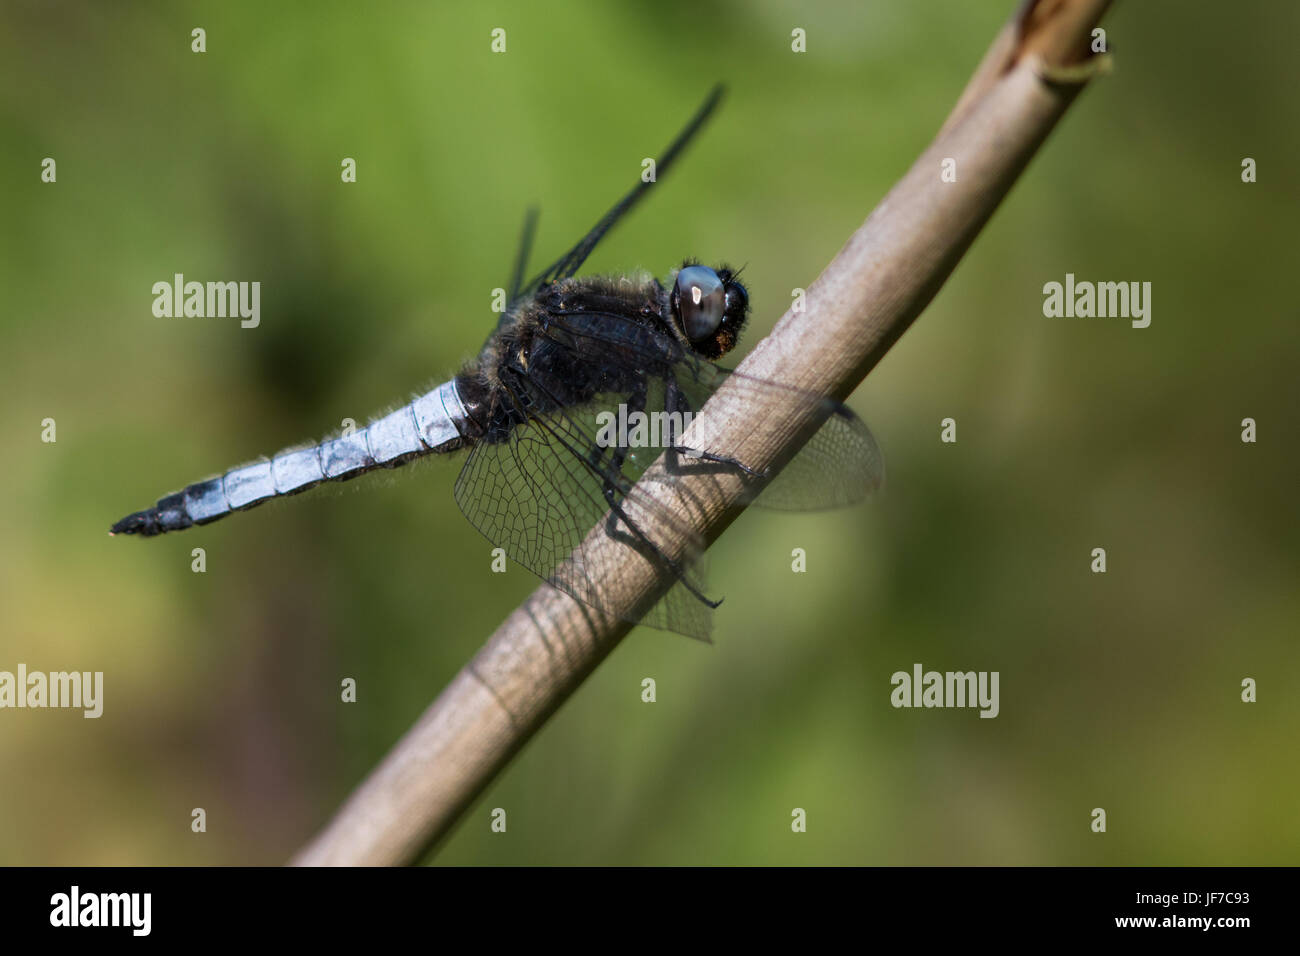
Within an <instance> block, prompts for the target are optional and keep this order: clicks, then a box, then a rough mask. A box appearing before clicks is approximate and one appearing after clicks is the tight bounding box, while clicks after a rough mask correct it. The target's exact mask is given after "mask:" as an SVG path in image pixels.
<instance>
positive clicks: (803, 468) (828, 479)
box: [682, 366, 885, 511]
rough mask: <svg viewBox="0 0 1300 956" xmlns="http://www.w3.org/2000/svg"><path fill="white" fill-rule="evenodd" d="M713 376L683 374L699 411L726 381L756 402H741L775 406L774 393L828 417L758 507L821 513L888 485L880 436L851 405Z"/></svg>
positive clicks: (719, 373) (739, 377)
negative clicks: (705, 377)
mask: <svg viewBox="0 0 1300 956" xmlns="http://www.w3.org/2000/svg"><path fill="white" fill-rule="evenodd" d="M713 373H714V374H713V375H712V376H711V377H710V378H709V379H708V380H707V381H701V379H700V377H699V376H698V375H695V376H692V375H684V376H682V382H683V386H682V387H683V390H684V391H685V392H686V393H687V395H688V396H689V398H690V401H691V404H692V405H693V406H694V407H695V410H696V411H698V410H699V409H700V408H702V407H703V405H704V402H705V401H707V400H708V397H709V396H710V395H712V394H713V392H714V391H716V390H717V389H718V387H719V386H720V385H721V383H722V382H723V381H724V380H730V383H731V384H730V387H731V388H734V389H738V390H739V391H740V392H741V394H742V395H744V394H746V393H748V394H752V395H753V396H754V401H753V402H752V403H751V402H746V401H743V399H742V404H744V405H751V404H752V407H756V408H767V407H770V402H771V398H772V396H773V395H775V396H776V397H777V398H778V399H779V400H780V401H781V402H784V403H786V404H788V405H790V404H793V405H795V406H798V407H799V408H800V409H801V410H805V411H812V412H814V413H815V414H817V415H818V416H821V417H824V418H825V421H824V423H823V424H822V426H821V427H820V428H819V429H817V431H816V432H814V433H813V436H812V437H811V438H810V439H808V441H807V443H806V444H805V445H804V446H803V448H801V449H799V452H798V453H797V454H796V455H795V456H794V458H792V459H791V460H790V462H789V463H788V464H787V465H786V466H785V467H784V468H782V469H781V471H780V472H778V474H777V476H776V477H775V478H773V479H772V480H771V481H770V482H768V485H767V487H766V488H764V489H763V490H762V491H761V492H760V493H759V494H758V496H757V497H756V498H754V500H753V502H752V503H753V504H754V505H756V506H758V507H760V508H770V509H772V510H775V511H822V510H826V509H829V508H843V507H847V506H849V505H855V504H858V503H859V502H861V501H863V500H864V499H866V498H867V497H868V496H870V495H872V494H875V493H876V492H877V491H879V490H880V489H881V487H883V486H884V483H885V459H884V456H883V455H882V454H881V451H880V446H879V445H878V444H877V443H876V439H875V436H874V435H872V434H871V430H870V429H869V428H867V425H866V423H865V422H863V421H862V419H861V418H859V417H858V416H857V414H856V413H854V411H853V410H852V409H851V408H849V407H848V406H846V405H844V404H842V403H840V402H837V401H835V400H834V399H832V398H827V397H825V396H822V395H816V394H814V393H811V392H806V391H803V390H801V389H797V388H792V387H790V386H786V385H780V384H778V383H776V382H768V381H765V380H763V379H757V378H752V377H750V376H747V375H744V374H742V373H740V372H734V371H731V370H728V369H722V368H718V367H716V366H714V367H713Z"/></svg>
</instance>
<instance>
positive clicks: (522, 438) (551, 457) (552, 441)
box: [455, 395, 712, 641]
mask: <svg viewBox="0 0 1300 956" xmlns="http://www.w3.org/2000/svg"><path fill="white" fill-rule="evenodd" d="M627 398H628V396H626V395H609V396H602V397H601V399H600V400H597V401H595V402H592V403H590V404H587V405H584V406H581V407H578V408H568V409H563V410H560V411H553V412H549V413H546V414H542V415H538V416H534V417H532V418H531V419H530V420H529V421H528V422H527V423H525V424H523V425H519V426H517V427H516V428H515V429H514V430H513V431H512V432H511V434H510V436H509V438H508V439H507V440H506V441H503V442H500V443H497V444H479V445H476V446H475V447H474V448H473V450H472V451H471V452H470V455H469V459H468V460H467V461H466V462H465V466H464V468H463V469H462V471H461V473H460V477H459V478H458V479H457V481H456V490H455V496H456V502H457V504H459V505H460V508H461V510H462V511H463V512H464V513H465V517H466V518H468V519H469V521H470V523H471V524H473V525H474V526H475V527H476V528H478V530H479V531H481V532H482V533H483V534H484V535H485V536H486V537H487V538H488V540H489V541H491V542H493V543H494V544H495V545H497V546H499V547H501V548H504V549H505V551H506V554H508V555H509V556H510V558H511V559H512V560H514V561H516V562H518V563H519V564H521V565H523V566H524V567H526V568H528V569H529V570H530V571H532V572H533V573H534V574H537V575H538V576H539V577H542V578H544V579H545V580H547V581H549V582H550V583H551V584H552V585H554V586H555V587H558V588H560V589H561V590H563V591H566V592H567V593H569V594H571V595H572V596H573V597H575V598H577V599H578V600H580V601H582V602H584V603H586V604H589V605H591V606H592V607H596V608H600V609H603V610H606V611H610V612H616V611H617V609H616V608H615V607H614V602H613V601H612V600H610V599H609V598H607V594H608V589H609V587H610V586H611V585H612V583H613V582H614V581H615V574H616V573H617V568H618V566H619V565H620V564H621V563H622V556H621V555H620V556H618V557H616V558H615V559H613V560H610V559H609V551H607V550H605V551H598V550H597V549H594V548H592V547H590V546H588V545H587V543H586V542H587V536H588V532H590V531H591V530H592V529H593V528H595V527H596V526H597V524H598V523H599V522H601V521H602V520H603V521H605V533H606V536H607V537H608V538H612V539H613V540H616V541H618V542H619V543H620V544H621V545H622V546H623V547H626V548H630V549H633V550H634V551H636V552H637V553H639V554H641V555H642V556H644V557H646V558H647V559H648V560H651V561H652V562H656V563H658V564H660V566H661V568H663V570H665V571H666V572H668V573H671V574H673V575H674V576H676V577H677V578H678V583H677V584H675V585H674V586H673V587H672V588H671V590H670V591H669V592H668V593H667V595H665V597H664V598H663V599H662V600H661V601H660V602H659V603H658V604H656V605H655V606H654V607H653V608H651V609H650V610H649V611H648V612H646V613H645V614H644V615H640V616H630V615H629V616H628V619H629V620H633V621H639V622H640V623H642V624H647V625H649V626H651V627H658V628H661V629H665V630H671V631H676V632H678V633H681V634H685V635H687V636H689V637H694V638H698V639H700V640H706V641H707V640H708V639H709V635H710V633H711V631H712V606H711V605H710V603H706V601H705V600H704V599H703V596H704V593H705V591H704V580H705V576H706V574H705V564H704V558H703V552H704V547H703V542H702V541H701V539H700V537H699V535H698V534H697V533H696V532H695V531H694V529H693V527H692V526H691V524H690V522H689V521H687V520H684V518H683V517H682V516H679V515H676V514H672V513H669V512H668V511H667V510H666V509H664V508H663V507H661V506H659V505H658V504H657V503H655V502H654V501H653V500H652V499H650V498H649V497H648V496H646V495H644V494H642V493H641V492H639V491H633V485H635V483H636V480H637V478H639V477H640V474H641V472H643V471H644V470H645V468H646V467H647V466H648V465H649V463H650V462H651V461H653V460H654V458H655V457H657V455H658V453H657V452H656V453H655V454H654V455H646V454H645V453H644V450H640V451H638V450H632V449H628V448H626V447H603V446H602V445H600V444H599V443H598V442H597V436H598V432H599V431H600V428H601V424H600V423H601V421H602V420H603V419H602V418H600V417H599V413H601V412H611V413H612V414H615V415H617V406H618V405H619V403H620V402H626V400H627ZM649 400H650V401H651V402H653V401H654V400H655V399H654V398H651V399H649ZM620 452H621V453H622V454H620ZM629 501H634V502H635V504H636V506H637V509H636V510H638V511H639V512H641V513H643V514H648V515H650V517H651V520H644V519H643V520H641V521H638V522H637V523H636V524H635V525H633V524H629V523H628V522H627V521H625V520H623V519H622V518H620V516H619V514H618V509H620V508H623V507H624V506H625V505H626V504H627V503H628V502H629ZM611 506H612V507H613V508H614V509H615V510H614V511H613V512H611V514H610V517H609V519H606V517H605V516H606V513H607V512H610V509H611ZM669 536H672V537H674V538H680V539H681V540H683V541H684V542H685V548H684V553H683V556H682V558H681V559H680V560H679V561H678V562H675V563H674V564H672V565H668V564H666V563H665V561H666V559H664V558H663V557H662V555H663V552H664V551H665V550H666V543H667V538H668V537H669ZM602 553H603V554H604V555H605V558H602V557H601V554H602Z"/></svg>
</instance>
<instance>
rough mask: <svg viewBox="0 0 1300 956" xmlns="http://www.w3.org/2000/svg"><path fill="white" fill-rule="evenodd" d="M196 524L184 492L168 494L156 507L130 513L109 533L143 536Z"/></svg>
mask: <svg viewBox="0 0 1300 956" xmlns="http://www.w3.org/2000/svg"><path fill="white" fill-rule="evenodd" d="M193 524H194V522H193V520H192V519H191V518H190V515H189V512H188V511H187V510H186V509H185V500H184V494H183V493H177V494H174V495H168V496H167V497H166V498H164V499H163V500H162V501H160V502H158V504H156V505H155V506H154V507H152V508H149V509H147V510H145V511H137V512H136V513H135V514H129V515H127V516H126V517H125V518H123V519H122V520H121V521H119V522H118V523H117V524H115V525H113V527H112V528H110V529H109V531H108V533H109V534H138V535H139V536H140V537H142V538H152V537H153V536H154V535H157V534H163V533H164V532H167V531H181V530H182V529H184V528H188V527H190V526H192V525H193Z"/></svg>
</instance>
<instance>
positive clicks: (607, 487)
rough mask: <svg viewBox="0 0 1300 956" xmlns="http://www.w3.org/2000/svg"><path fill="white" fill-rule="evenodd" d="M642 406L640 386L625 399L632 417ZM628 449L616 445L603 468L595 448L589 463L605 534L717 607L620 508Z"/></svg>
mask: <svg viewBox="0 0 1300 956" xmlns="http://www.w3.org/2000/svg"><path fill="white" fill-rule="evenodd" d="M645 405H646V389H645V386H644V384H642V385H641V386H640V387H638V388H636V389H634V390H633V391H632V392H631V393H630V394H629V396H628V402H627V406H628V408H627V411H628V414H629V415H631V414H632V413H633V412H644V411H645ZM628 450H629V449H628V447H627V446H626V445H618V446H616V447H614V448H613V451H612V454H610V456H609V463H608V465H607V466H605V467H602V465H601V461H602V460H603V459H604V457H605V451H606V449H603V448H601V447H600V446H596V447H595V448H593V449H592V454H591V459H590V460H591V462H592V464H593V466H595V468H596V470H597V472H599V473H600V475H601V491H602V493H603V494H604V496H605V503H606V504H608V505H609V518H608V520H607V522H606V525H605V533H606V534H608V535H609V536H610V537H611V538H613V539H614V540H616V541H621V542H623V543H624V544H626V545H628V546H629V547H631V548H635V549H636V550H637V551H639V552H640V553H641V554H642V555H644V556H645V557H646V558H647V559H648V560H650V561H652V562H657V563H659V564H660V565H662V566H663V567H665V568H667V569H668V570H669V571H670V572H671V573H672V575H673V576H674V577H675V578H676V579H677V580H678V581H680V582H681V583H682V584H683V585H684V586H685V587H686V590H688V591H690V592H691V594H693V595H695V597H697V598H698V599H699V600H700V601H702V602H703V603H704V604H706V605H707V606H708V607H710V608H716V607H718V606H719V605H720V604H722V601H720V600H718V601H713V600H710V599H709V598H707V597H705V595H704V594H703V592H701V591H700V590H699V588H697V587H696V586H695V585H694V584H692V583H691V582H690V580H689V579H688V578H687V576H686V572H685V569H684V568H683V567H682V565H681V563H680V562H678V561H675V560H673V559H672V558H670V557H668V555H666V554H664V552H663V549H661V548H660V547H659V546H658V545H656V544H655V543H654V542H653V541H651V540H650V538H649V537H648V536H647V535H646V533H645V532H644V531H642V530H641V528H640V527H638V526H637V524H636V522H635V521H633V520H632V518H631V517H630V516H629V515H628V513H627V512H626V511H625V510H624V509H623V502H622V500H621V498H620V494H619V492H620V490H621V486H620V482H621V480H622V475H623V463H624V462H625V461H626V460H627V456H628ZM620 522H622V524H623V525H625V526H626V527H627V530H628V531H629V532H630V534H625V533H623V532H622V531H621V530H620V529H619V523H620Z"/></svg>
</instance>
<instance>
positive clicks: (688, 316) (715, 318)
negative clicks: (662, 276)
mask: <svg viewBox="0 0 1300 956" xmlns="http://www.w3.org/2000/svg"><path fill="white" fill-rule="evenodd" d="M668 302H669V305H670V307H671V309H672V316H673V321H674V322H675V323H677V328H678V330H679V331H680V332H681V333H682V335H684V336H685V337H686V340H687V341H688V342H690V345H691V348H692V349H694V350H695V351H696V352H698V353H699V354H700V355H702V356H704V357H705V358H707V359H716V358H720V357H721V356H723V355H725V354H726V353H727V352H730V351H731V350H732V348H734V347H735V345H736V340H737V339H738V338H739V337H740V330H741V328H742V327H743V326H744V324H745V319H746V318H747V317H748V316H749V293H748V292H746V291H745V287H744V286H743V285H741V284H740V282H739V281H738V280H737V279H736V274H735V273H734V272H732V270H731V269H728V268H727V267H726V266H720V267H718V268H717V269H710V268H709V267H708V266H702V265H699V264H698V263H693V262H689V261H688V262H686V263H684V264H683V265H682V267H681V269H679V270H678V271H677V277H676V279H675V280H674V282H673V291H672V292H671V293H670V294H669V297H668Z"/></svg>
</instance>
